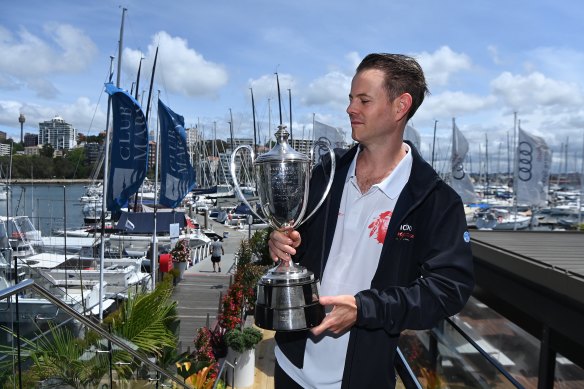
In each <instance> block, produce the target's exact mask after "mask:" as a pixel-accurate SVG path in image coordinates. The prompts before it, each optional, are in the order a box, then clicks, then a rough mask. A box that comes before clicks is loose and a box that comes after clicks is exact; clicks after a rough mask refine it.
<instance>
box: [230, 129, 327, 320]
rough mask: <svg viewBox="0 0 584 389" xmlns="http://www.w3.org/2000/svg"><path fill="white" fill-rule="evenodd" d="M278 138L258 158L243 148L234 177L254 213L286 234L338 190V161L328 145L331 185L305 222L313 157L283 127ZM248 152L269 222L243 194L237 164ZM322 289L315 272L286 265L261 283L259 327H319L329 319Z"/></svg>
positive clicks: (233, 168) (281, 264)
mask: <svg viewBox="0 0 584 389" xmlns="http://www.w3.org/2000/svg"><path fill="white" fill-rule="evenodd" d="M276 139H277V144H276V145H275V146H274V147H273V148H272V149H271V150H270V151H269V152H267V153H264V154H262V155H260V156H258V157H257V158H255V156H254V152H253V149H252V148H251V147H250V146H245V145H244V146H239V147H237V148H236V149H235V150H234V151H233V154H232V156H231V177H232V179H233V183H234V187H235V190H236V192H237V194H238V195H239V197H240V198H241V199H242V201H243V202H244V203H245V204H246V205H247V206H248V207H249V208H250V210H251V211H252V212H253V213H254V214H255V215H256V216H257V217H258V218H260V219H261V220H262V221H264V222H265V223H268V224H269V225H270V226H272V227H273V228H274V229H277V230H283V229H285V228H288V227H290V228H296V227H298V226H299V225H300V224H302V223H303V222H304V221H306V220H308V219H309V218H310V217H311V216H312V215H314V213H315V212H316V211H317V210H318V209H319V208H320V206H321V205H322V203H323V202H324V200H325V198H326V196H327V195H328V192H329V190H330V188H331V185H332V181H333V176H334V172H335V156H334V152H333V150H332V148H331V147H330V146H329V145H327V144H324V146H325V148H327V149H328V153H329V155H330V157H331V173H330V176H329V181H328V184H327V186H326V188H325V191H324V193H323V195H322V198H321V199H320V201H319V202H318V204H317V205H316V207H315V208H314V209H313V210H312V212H311V213H310V215H308V216H307V217H304V215H305V212H306V207H307V200H308V189H309V181H310V173H311V169H312V157H308V156H306V155H305V154H302V153H299V152H297V151H296V150H294V149H293V148H292V147H290V145H289V144H288V132H287V131H286V128H285V127H284V126H279V129H278V131H277V132H276ZM316 146H319V147H322V146H323V143H322V142H317V143H315V145H314V146H313V149H312V150H311V154H312V152H313V150H314V147H316ZM242 149H247V150H248V151H249V152H250V154H251V159H252V165H253V173H254V178H255V181H256V185H257V190H258V197H259V203H260V207H261V210H262V213H263V214H264V215H265V217H266V219H267V220H266V219H264V218H263V217H261V216H260V215H258V214H257V213H256V212H255V211H254V209H253V207H252V206H251V205H250V204H249V203H248V201H247V199H246V198H245V197H244V196H243V194H242V192H241V188H240V185H239V182H238V179H237V165H236V163H235V159H236V156H237V154H238V152H239V151H240V150H242ZM318 285H319V281H318V279H317V278H316V277H315V276H314V273H313V272H311V271H310V270H308V269H306V268H305V267H303V266H299V265H296V264H294V263H293V262H292V261H283V260H280V261H279V263H278V265H276V266H275V267H273V268H271V269H270V270H268V272H267V273H266V274H265V275H264V276H263V277H262V278H261V279H260V281H259V282H258V285H257V300H256V306H255V315H254V316H255V324H256V325H257V326H258V327H261V328H264V329H268V330H276V331H297V330H305V329H308V328H312V327H315V326H317V325H318V324H320V322H321V321H322V320H323V319H324V317H325V312H324V307H323V306H322V305H320V303H319V301H318V298H319V290H318Z"/></svg>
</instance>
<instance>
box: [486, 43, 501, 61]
mask: <svg viewBox="0 0 584 389" xmlns="http://www.w3.org/2000/svg"><path fill="white" fill-rule="evenodd" d="M487 51H488V52H489V55H490V57H491V59H492V60H493V63H494V64H495V65H501V64H502V61H501V58H500V57H499V49H497V46H494V45H489V46H488V47H487Z"/></svg>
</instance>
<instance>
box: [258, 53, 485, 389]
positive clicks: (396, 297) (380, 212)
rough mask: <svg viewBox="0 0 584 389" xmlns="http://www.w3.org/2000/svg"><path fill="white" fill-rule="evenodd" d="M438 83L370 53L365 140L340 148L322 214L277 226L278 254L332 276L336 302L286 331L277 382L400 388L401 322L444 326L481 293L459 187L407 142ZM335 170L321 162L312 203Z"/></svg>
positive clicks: (364, 76)
mask: <svg viewBox="0 0 584 389" xmlns="http://www.w3.org/2000/svg"><path fill="white" fill-rule="evenodd" d="M427 93H428V89H427V86H426V81H425V78H424V74H423V72H422V69H421V67H420V65H419V64H418V63H417V62H416V61H415V60H414V59H413V58H410V57H407V56H404V55H396V54H370V55H368V56H367V57H366V58H364V59H363V61H362V62H361V64H360V65H359V66H358V67H357V71H356V74H355V76H354V77H353V81H352V84H351V93H350V95H349V106H348V108H347V113H348V114H349V118H350V120H351V127H352V137H353V139H354V140H355V141H356V142H358V143H357V145H356V146H355V147H353V148H351V149H350V150H348V151H346V150H343V151H339V150H337V152H336V163H337V168H336V172H335V177H334V181H333V185H332V188H331V191H330V194H329V196H328V198H327V200H326V201H325V203H324V204H323V206H322V207H321V208H320V209H319V210H318V211H317V212H316V214H315V215H314V216H313V217H312V218H311V219H309V220H307V221H306V222H305V223H304V224H303V225H302V226H301V227H299V229H298V231H295V230H288V231H285V232H283V231H275V232H273V233H272V234H271V235H270V240H269V247H270V254H271V256H272V258H274V259H277V258H281V259H283V260H291V259H292V257H291V256H293V260H294V261H295V262H299V263H300V264H301V265H303V266H305V267H306V268H308V269H309V270H311V271H313V272H314V273H315V275H316V276H317V277H319V278H320V279H321V289H320V295H321V297H320V303H321V304H322V305H324V306H325V308H326V310H327V312H328V314H327V316H326V318H325V319H324V320H323V322H322V323H321V324H320V325H319V326H317V327H315V328H313V329H311V330H310V331H298V332H278V333H276V342H277V347H276V360H277V362H276V373H275V385H276V388H278V389H279V388H300V387H302V388H319V389H320V388H393V387H394V386H395V373H394V369H393V362H394V357H395V353H396V347H397V342H398V338H399V335H400V332H401V331H403V330H405V329H427V328H431V327H433V326H434V325H436V324H437V323H438V322H439V321H440V320H442V319H443V318H445V317H448V316H451V315H453V314H455V313H457V312H458V311H459V310H460V309H462V307H463V306H464V304H465V303H466V301H467V299H468V297H469V295H470V294H471V292H472V288H473V284H474V281H473V274H472V254H471V250H470V244H469V241H470V237H469V235H468V232H467V230H466V220H465V216H464V210H463V206H462V202H461V200H460V197H459V196H458V195H457V194H456V193H455V192H454V190H452V189H451V188H450V187H449V186H448V185H446V184H445V183H444V182H443V181H442V180H440V178H439V177H438V175H437V174H436V172H435V171H434V170H433V169H432V168H431V167H430V165H428V163H426V162H425V161H424V160H423V159H422V158H421V157H420V155H419V154H418V151H417V150H416V149H415V148H414V147H413V146H412V145H411V144H409V143H404V141H403V133H404V129H405V126H406V123H407V121H408V120H409V119H410V118H411V117H412V116H413V115H414V113H415V112H416V110H417V109H418V107H419V106H420V104H421V103H422V101H423V100H424V97H425V95H426V94H427ZM328 164H329V165H330V161H328ZM323 165H327V162H326V161H325V162H324V163H323ZM329 171H330V170H329V167H328V166H323V167H322V168H319V167H317V168H316V169H315V170H314V172H313V176H312V178H311V183H310V195H309V205H308V207H309V209H310V207H311V206H312V207H314V206H315V204H316V203H317V202H318V199H319V196H321V195H322V193H323V190H324V186H325V185H326V182H327V178H326V174H327V172H329Z"/></svg>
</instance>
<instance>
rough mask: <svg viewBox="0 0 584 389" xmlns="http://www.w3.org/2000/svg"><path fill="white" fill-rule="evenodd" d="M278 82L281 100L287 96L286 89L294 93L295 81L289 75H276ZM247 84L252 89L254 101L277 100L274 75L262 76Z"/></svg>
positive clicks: (276, 86)
mask: <svg viewBox="0 0 584 389" xmlns="http://www.w3.org/2000/svg"><path fill="white" fill-rule="evenodd" d="M278 81H279V83H280V93H281V95H282V98H284V96H287V95H288V94H287V91H288V89H291V90H292V91H296V86H297V83H296V80H295V79H294V77H293V76H292V75H291V74H288V73H282V74H280V73H278ZM247 84H248V85H249V87H250V88H252V89H253V94H254V100H256V101H258V100H262V99H264V100H265V99H268V98H269V99H276V100H277V99H278V82H277V81H276V75H275V74H264V75H263V76H260V77H259V78H256V79H249V80H248V81H247Z"/></svg>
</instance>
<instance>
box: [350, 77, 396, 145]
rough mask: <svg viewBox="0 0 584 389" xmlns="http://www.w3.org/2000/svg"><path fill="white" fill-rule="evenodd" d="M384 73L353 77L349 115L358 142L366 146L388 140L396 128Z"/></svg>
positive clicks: (353, 133) (393, 108) (392, 105)
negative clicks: (384, 139) (381, 139)
mask: <svg viewBox="0 0 584 389" xmlns="http://www.w3.org/2000/svg"><path fill="white" fill-rule="evenodd" d="M384 77H385V76H384V73H383V72H382V71H381V70H378V69H369V70H364V71H361V72H359V73H357V74H356V75H355V77H353V82H352V83H351V94H350V95H349V106H348V107H347V113H348V114H349V119H350V120H351V128H352V129H353V132H352V137H353V139H354V140H355V141H357V142H360V143H363V144H364V145H367V144H369V143H371V142H375V141H376V140H379V139H380V138H384V137H387V135H388V133H389V132H391V131H392V128H395V127H396V123H395V122H396V120H395V114H394V110H395V107H394V104H393V103H392V102H390V101H389V97H388V96H387V91H386V90H385V88H384V86H383V85H384Z"/></svg>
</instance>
